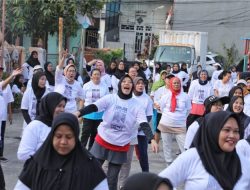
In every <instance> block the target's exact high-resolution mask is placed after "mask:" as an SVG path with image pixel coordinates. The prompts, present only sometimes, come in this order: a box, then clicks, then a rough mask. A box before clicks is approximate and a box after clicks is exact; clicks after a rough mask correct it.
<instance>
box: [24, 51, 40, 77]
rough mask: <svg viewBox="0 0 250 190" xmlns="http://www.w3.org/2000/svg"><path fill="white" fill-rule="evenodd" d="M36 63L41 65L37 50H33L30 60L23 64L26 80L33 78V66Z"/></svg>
mask: <svg viewBox="0 0 250 190" xmlns="http://www.w3.org/2000/svg"><path fill="white" fill-rule="evenodd" d="M36 65H41V64H40V62H39V60H38V53H37V51H32V52H31V54H30V57H29V58H28V60H27V61H26V62H25V63H24V64H23V65H22V68H23V75H24V79H25V82H27V81H28V80H29V79H31V78H32V75H33V68H34V67H35V66H36Z"/></svg>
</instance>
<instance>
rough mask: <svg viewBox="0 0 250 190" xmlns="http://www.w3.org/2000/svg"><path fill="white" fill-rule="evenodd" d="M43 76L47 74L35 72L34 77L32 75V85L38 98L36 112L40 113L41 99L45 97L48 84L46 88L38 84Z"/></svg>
mask: <svg viewBox="0 0 250 190" xmlns="http://www.w3.org/2000/svg"><path fill="white" fill-rule="evenodd" d="M42 76H45V74H44V72H41V71H39V72H37V73H35V74H33V77H32V83H31V87H32V89H33V92H34V94H35V96H36V100H37V104H36V114H37V115H39V109H38V108H39V104H40V101H41V98H42V97H43V95H44V93H45V91H46V86H45V87H44V88H41V87H39V86H38V83H39V79H40V78H41V77H42Z"/></svg>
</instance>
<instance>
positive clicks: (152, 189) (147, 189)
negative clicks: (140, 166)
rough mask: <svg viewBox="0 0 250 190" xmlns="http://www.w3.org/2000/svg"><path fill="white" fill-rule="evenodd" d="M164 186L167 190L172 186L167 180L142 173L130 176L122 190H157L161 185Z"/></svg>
mask: <svg viewBox="0 0 250 190" xmlns="http://www.w3.org/2000/svg"><path fill="white" fill-rule="evenodd" d="M163 183H164V184H166V185H167V186H168V187H169V190H172V189H173V185H172V184H171V182H170V181H169V179H167V178H162V177H160V176H158V175H156V174H154V173H148V172H142V173H137V174H134V175H132V176H130V177H129V178H128V179H127V180H126V181H125V185H124V187H123V190H157V189H158V187H159V186H160V185H161V184H163Z"/></svg>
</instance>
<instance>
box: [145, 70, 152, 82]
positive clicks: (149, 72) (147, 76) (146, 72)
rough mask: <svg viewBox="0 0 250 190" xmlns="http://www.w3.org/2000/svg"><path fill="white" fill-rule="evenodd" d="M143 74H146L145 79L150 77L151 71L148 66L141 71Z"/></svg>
mask: <svg viewBox="0 0 250 190" xmlns="http://www.w3.org/2000/svg"><path fill="white" fill-rule="evenodd" d="M143 72H144V74H145V76H146V79H147V80H148V79H149V78H150V77H151V74H152V73H151V71H150V69H149V68H147V69H146V70H145V71H143Z"/></svg>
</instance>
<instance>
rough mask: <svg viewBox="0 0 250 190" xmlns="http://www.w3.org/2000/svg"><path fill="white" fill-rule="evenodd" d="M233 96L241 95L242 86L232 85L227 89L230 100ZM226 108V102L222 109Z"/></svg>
mask: <svg viewBox="0 0 250 190" xmlns="http://www.w3.org/2000/svg"><path fill="white" fill-rule="evenodd" d="M234 96H242V97H243V88H241V87H240V86H234V87H233V88H231V90H230V91H229V94H228V97H229V98H230V100H231V99H232V98H233V97H234ZM227 108H228V104H225V105H224V110H227Z"/></svg>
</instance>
